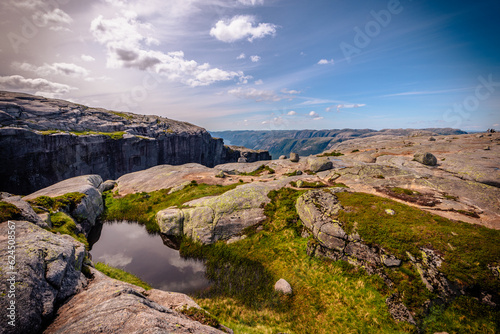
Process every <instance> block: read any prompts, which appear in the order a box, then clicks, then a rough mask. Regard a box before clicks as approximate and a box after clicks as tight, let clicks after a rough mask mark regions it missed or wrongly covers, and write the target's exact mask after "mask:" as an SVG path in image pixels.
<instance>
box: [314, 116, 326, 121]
mask: <svg viewBox="0 0 500 334" xmlns="http://www.w3.org/2000/svg"><path fill="white" fill-rule="evenodd" d="M323 118H324V117H321V116H320V117H314V118H313V121H321V120H322V119H323Z"/></svg>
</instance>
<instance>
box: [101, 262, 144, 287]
mask: <svg viewBox="0 0 500 334" xmlns="http://www.w3.org/2000/svg"><path fill="white" fill-rule="evenodd" d="M95 268H96V269H97V270H99V271H100V272H101V273H103V274H104V275H106V276H109V277H111V278H114V279H116V280H119V281H122V282H126V283H130V284H133V285H137V286H140V287H141V288H143V289H145V290H150V289H152V287H151V286H150V285H149V284H148V283H146V282H144V281H143V280H141V279H140V278H139V277H137V276H135V275H133V274H131V273H129V272H126V271H125V270H122V269H118V268H115V267H111V266H109V265H107V264H105V263H102V262H97V263H96V264H95Z"/></svg>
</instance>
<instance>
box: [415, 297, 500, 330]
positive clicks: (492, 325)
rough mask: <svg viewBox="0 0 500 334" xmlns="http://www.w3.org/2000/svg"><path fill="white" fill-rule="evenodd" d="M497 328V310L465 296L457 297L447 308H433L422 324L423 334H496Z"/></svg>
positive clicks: (499, 315) (499, 326)
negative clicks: (439, 333) (443, 333)
mask: <svg viewBox="0 0 500 334" xmlns="http://www.w3.org/2000/svg"><path fill="white" fill-rule="evenodd" d="M470 319H474V321H470ZM499 328H500V311H499V310H498V309H494V308H493V307H490V306H487V305H484V304H481V303H479V302H478V301H477V300H476V299H474V298H470V297H465V296H461V297H458V298H457V299H455V300H454V301H453V302H452V303H451V304H450V305H448V307H445V306H444V305H435V306H433V307H432V308H431V310H430V312H429V315H428V316H427V318H426V319H425V320H424V322H423V329H424V332H425V333H436V332H447V333H497V331H498V329H499Z"/></svg>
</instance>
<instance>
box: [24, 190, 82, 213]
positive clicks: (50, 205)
mask: <svg viewBox="0 0 500 334" xmlns="http://www.w3.org/2000/svg"><path fill="white" fill-rule="evenodd" d="M85 196H87V195H85V194H82V193H79V192H72V193H67V194H64V195H62V196H57V197H49V196H39V197H37V198H35V199H32V200H28V203H29V204H30V205H31V206H32V207H33V209H34V210H35V212H37V213H43V212H47V211H49V212H50V211H58V210H60V209H65V210H69V211H73V210H75V209H76V207H77V206H78V204H80V202H81V201H82V199H83V198H84V197H85Z"/></svg>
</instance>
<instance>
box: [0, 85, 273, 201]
mask: <svg viewBox="0 0 500 334" xmlns="http://www.w3.org/2000/svg"><path fill="white" fill-rule="evenodd" d="M242 154H246V156H247V161H249V162H250V161H252V159H261V158H266V159H267V158H268V156H269V154H266V152H264V151H260V152H255V151H252V150H247V149H245V150H244V152H240V151H239V150H237V149H232V148H229V147H225V146H224V143H223V141H222V139H214V138H212V137H211V136H210V134H209V133H208V132H207V131H206V130H205V129H203V128H200V127H197V126H194V125H192V124H189V123H185V122H179V121H174V120H170V119H167V118H163V117H158V116H145V115H136V114H132V113H120V112H115V111H109V110H105V109H100V108H89V107H86V106H82V105H79V104H75V103H71V102H68V101H62V100H55V99H46V98H43V97H40V96H33V95H28V94H22V93H10V92H0V156H1V157H2V159H3V161H4V162H5V163H2V164H0V190H1V191H7V192H10V193H16V194H22V195H24V194H28V193H30V192H33V191H36V190H38V189H41V188H43V187H47V186H49V185H51V184H54V183H56V182H58V181H61V180H65V179H68V178H70V177H74V176H79V175H85V174H98V175H100V176H101V177H102V178H103V179H104V180H106V179H116V178H118V177H120V176H121V175H124V174H126V173H131V172H135V171H139V170H143V169H146V168H149V167H152V166H156V165H161V164H170V165H180V164H184V163H188V162H196V163H200V164H202V165H205V166H210V167H212V166H214V165H217V164H221V163H226V162H236V161H237V160H238V158H239V157H240V156H241V155H242Z"/></svg>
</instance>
